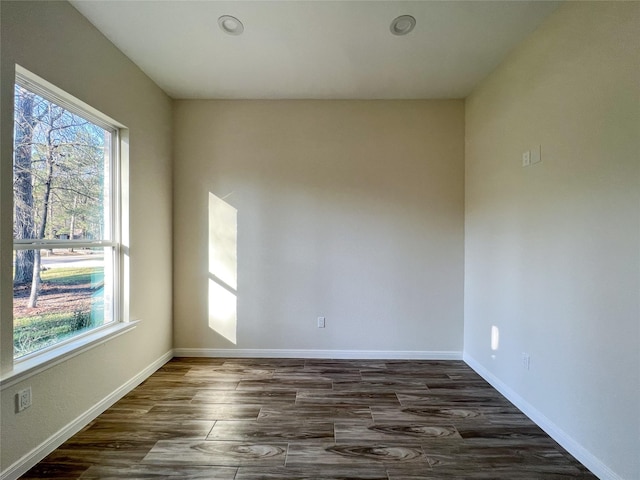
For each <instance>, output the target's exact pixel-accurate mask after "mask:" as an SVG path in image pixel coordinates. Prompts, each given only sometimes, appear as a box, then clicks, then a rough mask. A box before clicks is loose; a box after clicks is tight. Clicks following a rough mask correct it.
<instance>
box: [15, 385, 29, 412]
mask: <svg viewBox="0 0 640 480" xmlns="http://www.w3.org/2000/svg"><path fill="white" fill-rule="evenodd" d="M16 397H17V401H16V403H17V407H18V408H17V410H18V412H21V411H23V410H24V409H26V408H29V407H30V406H31V387H28V388H25V389H24V390H20V391H19V392H18V393H17V394H16Z"/></svg>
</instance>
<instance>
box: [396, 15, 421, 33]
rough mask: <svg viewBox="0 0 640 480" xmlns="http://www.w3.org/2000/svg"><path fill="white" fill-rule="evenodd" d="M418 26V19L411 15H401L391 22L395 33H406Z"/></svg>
mask: <svg viewBox="0 0 640 480" xmlns="http://www.w3.org/2000/svg"><path fill="white" fill-rule="evenodd" d="M415 26H416V19H415V18H413V17H412V16H411V15H400V16H399V17H398V18H395V19H394V20H393V22H391V26H390V27H389V29H390V30H391V33H393V34H394V35H406V34H407V33H409V32H410V31H411V30H413V27H415Z"/></svg>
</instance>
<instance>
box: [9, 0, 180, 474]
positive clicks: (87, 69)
mask: <svg viewBox="0 0 640 480" xmlns="http://www.w3.org/2000/svg"><path fill="white" fill-rule="evenodd" d="M0 8H1V9H2V25H1V31H2V37H1V49H2V51H1V53H2V55H1V57H2V65H1V67H2V70H1V74H2V77H1V89H2V90H1V93H2V95H1V98H2V104H1V114H2V118H1V125H2V127H1V128H2V130H1V132H2V136H1V141H2V142H1V144H2V146H1V158H2V162H1V167H0V168H1V169H0V195H1V198H2V202H1V205H2V207H1V209H0V216H1V217H0V218H1V221H0V247H1V255H0V263H1V268H0V271H1V274H0V275H1V280H2V281H1V282H0V295H1V300H2V301H1V305H2V306H1V309H0V314H1V317H0V319H1V322H2V338H1V341H2V355H3V357H2V358H3V361H2V367H3V370H7V369H10V368H11V357H12V354H11V342H12V340H11V317H12V312H11V304H12V300H11V299H12V291H11V282H12V280H11V251H12V246H11V245H12V231H11V229H12V226H11V225H12V209H11V208H12V207H11V205H12V202H11V183H12V166H11V164H12V161H11V158H12V146H11V145H12V141H11V135H12V125H13V118H12V112H13V111H12V108H13V107H12V100H13V93H12V90H13V83H14V65H15V64H16V63H18V64H20V65H22V66H23V67H25V68H27V69H28V70H30V71H32V72H34V73H36V74H37V75H39V76H41V77H43V78H44V79H46V80H48V81H49V82H51V83H53V84H54V85H56V86H58V87H60V88H62V89H63V90H65V91H67V92H68V93H70V94H72V95H74V96H76V97H78V98H79V99H81V100H83V101H85V102H87V103H89V104H90V105H92V106H93V107H95V108H97V109H99V110H101V111H102V112H104V113H105V114H107V115H109V116H111V117H112V118H114V119H116V120H117V121H119V122H121V123H123V124H124V125H126V126H127V127H128V128H129V134H130V177H131V178H130V216H131V219H130V237H131V242H130V260H131V275H130V292H131V310H130V311H131V317H132V318H137V319H141V320H142V323H140V325H139V326H138V327H137V328H135V329H134V330H133V331H131V332H127V333H125V334H124V335H121V336H120V337H117V338H115V339H113V340H111V341H109V342H107V343H105V344H103V345H101V346H99V347H97V348H94V349H92V350H90V351H89V352H87V353H84V354H81V355H79V356H76V357H74V358H72V359H70V360H68V361H66V362H64V363H62V364H60V365H58V366H56V367H53V368H51V369H49V370H47V371H45V372H43V373H40V374H38V375H36V376H34V377H31V378H29V379H27V380H26V381H24V382H22V383H20V384H17V385H15V386H11V387H9V388H6V389H5V390H3V391H2V398H1V406H2V411H1V423H0V427H1V430H2V431H1V444H0V450H1V468H2V470H3V471H4V470H6V469H7V468H8V467H9V466H10V465H12V464H13V463H14V462H15V461H17V460H18V459H19V458H20V457H22V456H23V455H25V454H27V453H28V452H29V451H30V450H31V449H33V448H35V447H37V446H39V445H40V444H41V443H42V442H44V441H45V440H46V439H47V438H49V437H50V436H51V435H53V434H54V433H55V432H57V431H58V430H59V429H61V428H62V427H64V426H65V425H67V424H68V423H69V422H71V421H73V420H75V419H76V418H77V417H79V416H80V415H81V414H83V413H84V412H86V411H87V410H89V409H90V408H91V407H92V406H93V405H94V404H96V403H98V402H100V401H101V400H102V399H104V398H105V397H107V396H108V395H109V394H111V393H112V392H114V391H115V390H116V389H117V388H118V387H120V386H122V385H123V384H125V383H126V382H127V381H129V380H130V379H131V378H133V377H134V376H135V375H136V374H138V373H139V372H141V371H142V370H143V369H144V368H145V367H147V366H148V365H150V364H152V363H153V362H154V361H155V360H157V359H158V358H160V357H161V356H162V355H163V354H165V353H167V352H168V351H169V350H170V349H171V344H172V331H171V133H170V130H171V101H170V99H169V98H168V97H167V96H166V95H165V94H164V93H163V92H162V91H161V90H160V89H159V88H158V87H157V86H156V85H155V84H153V83H152V82H151V81H150V80H149V79H148V78H147V77H146V76H145V75H144V74H143V73H142V72H141V71H140V70H139V69H138V68H137V67H136V66H135V65H133V64H132V63H131V62H130V61H129V60H128V59H127V58H126V57H125V56H124V55H123V54H122V53H121V52H119V51H118V50H117V49H116V48H115V47H114V46H113V45H112V44H111V43H110V42H109V41H108V40H107V39H106V38H104V37H103V36H102V35H101V34H100V33H98V32H97V31H96V30H95V29H94V28H93V27H92V26H91V25H90V24H89V23H88V22H87V21H86V20H85V19H84V18H83V17H82V16H81V15H80V14H79V13H78V12H77V11H76V10H75V9H74V8H73V7H71V6H70V5H69V4H67V3H66V2H65V3H59V2H42V3H40V2H1V7H0ZM27 385H31V387H32V389H33V406H32V407H31V408H29V409H27V410H25V411H24V412H21V413H20V414H16V413H14V395H15V392H16V391H17V390H18V389H20V388H24V387H25V386H27Z"/></svg>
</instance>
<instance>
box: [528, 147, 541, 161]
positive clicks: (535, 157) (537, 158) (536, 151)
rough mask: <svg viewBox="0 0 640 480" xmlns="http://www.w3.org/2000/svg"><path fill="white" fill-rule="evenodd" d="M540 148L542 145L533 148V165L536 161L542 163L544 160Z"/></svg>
mask: <svg viewBox="0 0 640 480" xmlns="http://www.w3.org/2000/svg"><path fill="white" fill-rule="evenodd" d="M540 150H541V148H540V145H536V146H535V147H533V148H532V149H531V165H533V164H535V163H540V162H541V161H542V156H541V155H540Z"/></svg>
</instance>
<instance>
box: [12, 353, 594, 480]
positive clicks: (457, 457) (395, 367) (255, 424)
mask: <svg viewBox="0 0 640 480" xmlns="http://www.w3.org/2000/svg"><path fill="white" fill-rule="evenodd" d="M22 478H24V479H43V478H47V479H69V480H77V479H82V480H93V479H102V480H105V479H114V480H115V479H129V480H132V479H161V478H166V479H169V480H178V479H184V480H190V479H193V480H204V479H220V480H258V479H265V480H270V479H274V480H275V479H280V480H293V479H297V480H338V479H340V480H349V479H352V480H359V479H360V480H418V479H422V480H430V479H471V480H475V479H477V480H486V479H502V478H504V479H510V480H523V479H527V480H539V479H542V480H545V479H547V480H557V479H558V480H559V479H594V478H595V477H594V476H593V475H592V474H591V473H590V472H589V471H588V470H587V469H586V468H585V467H584V466H582V465H581V464H580V463H579V462H578V461H576V460H575V459H574V458H573V457H572V456H571V455H570V454H569V453H567V452H566V451H565V450H563V449H562V447H560V446H559V445H558V444H557V443H556V442H555V441H553V440H552V439H551V438H550V437H549V436H547V435H546V433H545V432H543V431H542V430H541V429H540V428H539V427H537V426H536V425H535V424H534V423H533V422H531V420H529V419H528V418H527V417H526V416H525V415H524V414H523V413H522V412H520V411H519V410H518V409H517V408H516V407H514V406H513V405H512V404H511V403H510V402H509V401H507V400H506V399H505V398H504V397H502V396H501V395H500V394H499V393H498V392H497V391H496V390H494V389H493V388H492V387H491V386H490V385H489V384H488V383H487V382H485V381H484V380H483V379H482V378H481V377H480V376H479V375H478V374H477V373H475V372H474V371H473V370H471V369H470V368H469V367H468V366H467V365H466V364H465V363H464V362H461V361H428V360H415V361H411V360H389V361H384V360H326V359H248V358H226V359H225V358H215V359H207V358H176V359H173V360H172V361H170V362H168V363H167V364H166V365H164V366H163V367H162V368H160V369H159V370H158V371H157V372H156V373H154V374H153V375H152V376H151V377H149V378H148V379H147V380H146V381H144V382H143V383H142V384H141V385H140V386H138V387H137V388H136V389H134V390H133V391H132V392H130V393H128V394H127V395H126V396H125V397H124V398H122V399H121V400H120V401H119V402H117V403H116V404H115V405H113V406H112V407H111V408H109V409H108V410H107V411H105V412H104V413H103V414H102V415H100V416H99V417H98V418H97V419H95V420H94V421H93V422H91V423H90V424H89V425H87V426H86V427H85V428H84V429H83V430H82V431H80V432H79V433H78V434H76V435H75V436H74V437H72V438H71V439H69V441H67V442H65V443H64V444H63V445H62V446H61V447H60V448H58V449H57V450H55V451H54V452H53V453H51V454H50V455H48V456H47V457H46V458H45V459H44V460H43V461H42V462H40V463H39V464H38V465H36V466H35V467H34V468H32V469H31V470H30V471H29V472H27V474H25V475H24V476H23V477H22Z"/></svg>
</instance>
